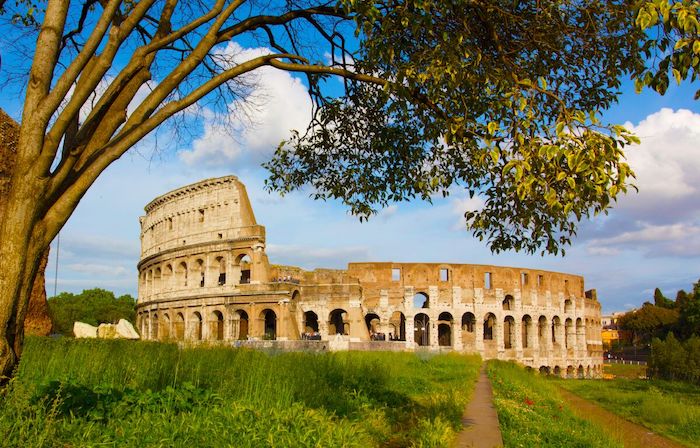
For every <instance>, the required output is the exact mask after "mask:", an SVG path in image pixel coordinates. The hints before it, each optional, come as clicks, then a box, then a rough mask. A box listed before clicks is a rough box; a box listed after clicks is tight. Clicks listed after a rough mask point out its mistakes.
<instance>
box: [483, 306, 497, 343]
mask: <svg viewBox="0 0 700 448" xmlns="http://www.w3.org/2000/svg"><path fill="white" fill-rule="evenodd" d="M495 330H496V316H495V315H494V314H493V313H488V314H486V316H484V341H493V339H494V337H495V335H496V331H495Z"/></svg>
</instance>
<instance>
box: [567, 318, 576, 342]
mask: <svg viewBox="0 0 700 448" xmlns="http://www.w3.org/2000/svg"><path fill="white" fill-rule="evenodd" d="M574 331H575V330H574V321H573V320H572V319H571V318H570V317H567V318H566V320H565V321H564V346H565V347H566V348H567V349H568V348H573V347H574V346H575V345H576V334H575V333H574Z"/></svg>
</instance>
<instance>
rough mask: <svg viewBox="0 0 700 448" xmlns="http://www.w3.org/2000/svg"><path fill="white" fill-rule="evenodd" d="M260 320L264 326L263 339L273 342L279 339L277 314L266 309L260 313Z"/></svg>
mask: <svg viewBox="0 0 700 448" xmlns="http://www.w3.org/2000/svg"><path fill="white" fill-rule="evenodd" d="M260 320H261V321H262V324H263V339H267V340H272V341H274V340H275V339H277V314H275V312H274V311H272V310H271V309H269V308H266V309H264V310H262V311H261V312H260Z"/></svg>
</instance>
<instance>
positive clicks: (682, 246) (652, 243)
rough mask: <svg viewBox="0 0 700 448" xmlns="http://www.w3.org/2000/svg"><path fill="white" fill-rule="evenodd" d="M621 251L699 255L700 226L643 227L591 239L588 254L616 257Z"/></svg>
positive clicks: (649, 254)
mask: <svg viewBox="0 0 700 448" xmlns="http://www.w3.org/2000/svg"><path fill="white" fill-rule="evenodd" d="M620 248H624V249H631V250H638V251H641V252H642V253H644V254H645V255H647V256H665V255H675V256H681V257H697V256H700V226H696V225H691V224H683V223H676V224H668V225H650V224H642V225H641V227H640V228H639V229H637V230H632V231H627V232H622V233H620V234H618V235H615V236H611V237H608V238H599V239H593V240H591V241H590V242H589V247H588V251H589V253H591V254H594V255H615V254H617V253H619V250H620Z"/></svg>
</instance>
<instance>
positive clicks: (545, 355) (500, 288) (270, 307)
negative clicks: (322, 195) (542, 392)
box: [137, 176, 602, 377]
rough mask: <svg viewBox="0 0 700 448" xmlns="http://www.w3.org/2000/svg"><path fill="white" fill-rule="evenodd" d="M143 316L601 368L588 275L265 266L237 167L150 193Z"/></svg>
mask: <svg viewBox="0 0 700 448" xmlns="http://www.w3.org/2000/svg"><path fill="white" fill-rule="evenodd" d="M145 211H146V215H145V216H143V217H141V218H140V222H141V259H140V261H139V263H138V271H139V288H138V301H137V313H138V322H137V326H138V327H139V329H140V331H141V334H142V336H143V337H144V338H145V339H158V340H175V341H187V342H192V343H196V342H197V341H212V342H216V341H220V342H219V343H226V344H231V345H236V346H240V345H250V346H256V344H257V345H258V346H260V345H266V346H270V345H273V346H279V347H282V348H284V347H288V348H305V349H314V347H316V349H324V350H325V349H330V350H342V349H345V350H348V349H351V350H375V349H376V350H433V351H443V350H444V351H449V350H454V351H458V352H466V353H479V354H480V355H481V356H482V357H483V358H485V359H491V358H498V359H505V360H515V361H518V362H520V363H521V364H524V365H525V366H528V367H531V368H534V369H539V370H540V371H541V372H549V373H553V374H558V375H562V376H569V377H575V376H576V377H582V376H596V375H598V374H600V372H601V364H602V344H601V339H600V335H601V324H600V319H601V316H600V303H599V302H598V300H597V297H596V292H595V290H590V291H585V292H584V281H583V277H581V276H578V275H570V274H562V273H555V272H548V271H540V270H535V269H526V268H515V267H499V266H488V265H474V264H453V263H392V262H382V263H349V264H348V267H347V269H344V270H337V269H315V270H313V271H305V270H303V269H300V268H298V267H293V266H282V265H275V264H270V262H269V261H268V258H267V255H266V254H265V227H263V226H261V225H259V224H258V223H257V221H256V220H255V215H254V214H253V210H252V207H251V205H250V201H249V199H248V195H247V192H246V189H245V186H244V185H243V184H242V183H241V182H240V181H239V180H238V179H237V178H236V177H235V176H226V177H221V178H216V179H207V180H203V181H201V182H197V183H195V184H192V185H188V186H185V187H182V188H178V189H176V190H174V191H171V192H169V193H166V194H164V195H162V196H159V197H157V198H156V199H154V200H153V201H151V202H150V203H149V204H148V205H146V207H145Z"/></svg>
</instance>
